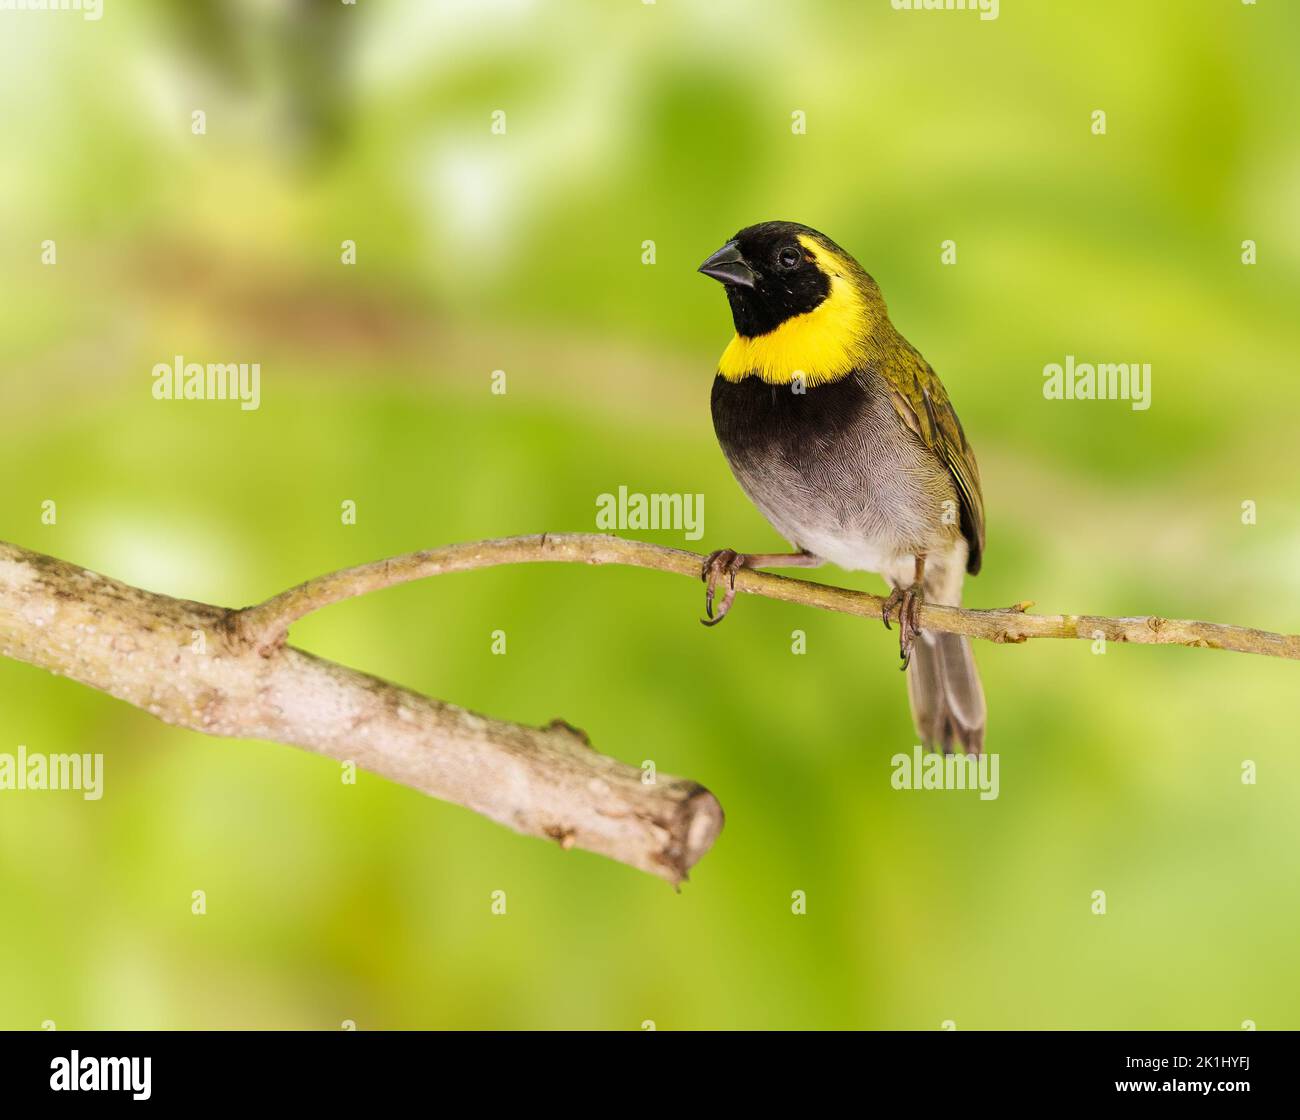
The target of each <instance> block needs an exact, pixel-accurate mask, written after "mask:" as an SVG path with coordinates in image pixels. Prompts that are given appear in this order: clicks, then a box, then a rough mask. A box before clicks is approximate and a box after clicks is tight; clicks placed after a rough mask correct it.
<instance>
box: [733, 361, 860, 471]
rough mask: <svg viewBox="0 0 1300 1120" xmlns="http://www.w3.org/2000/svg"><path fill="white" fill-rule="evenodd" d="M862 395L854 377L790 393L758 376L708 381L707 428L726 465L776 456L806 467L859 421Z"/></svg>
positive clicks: (787, 386) (836, 442)
mask: <svg viewBox="0 0 1300 1120" xmlns="http://www.w3.org/2000/svg"><path fill="white" fill-rule="evenodd" d="M866 405H867V390H866V388H865V387H864V386H863V384H862V382H861V381H860V380H859V379H858V378H857V377H854V376H849V377H844V378H841V379H839V380H838V381H829V382H826V383H824V384H821V385H813V386H810V387H808V388H807V389H806V391H805V392H802V393H796V392H794V391H793V389H792V387H791V386H789V385H771V384H769V383H768V382H766V381H764V380H762V378H759V377H745V378H742V379H741V380H740V381H728V380H727V379H726V378H725V377H722V376H718V377H716V378H714V381H713V428H714V431H716V432H717V434H718V442H719V443H720V444H721V445H722V450H723V451H724V452H725V453H726V455H727V457H728V458H729V459H732V460H737V459H738V460H741V461H752V459H753V458H754V457H755V456H758V457H762V458H767V457H769V456H776V457H777V458H778V459H780V460H783V461H784V462H785V463H787V464H789V465H790V466H796V467H797V466H799V465H808V466H810V465H812V463H813V462H814V461H815V460H817V459H820V458H821V457H823V456H824V455H825V454H826V451H827V449H828V447H832V446H834V445H836V444H838V443H840V442H841V440H842V439H843V438H844V436H845V434H846V432H847V431H848V430H849V429H850V428H852V427H853V426H854V425H855V424H857V423H859V422H861V420H862V417H863V413H864V411H865V409H866Z"/></svg>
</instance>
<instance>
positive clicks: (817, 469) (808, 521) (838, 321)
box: [699, 222, 986, 754]
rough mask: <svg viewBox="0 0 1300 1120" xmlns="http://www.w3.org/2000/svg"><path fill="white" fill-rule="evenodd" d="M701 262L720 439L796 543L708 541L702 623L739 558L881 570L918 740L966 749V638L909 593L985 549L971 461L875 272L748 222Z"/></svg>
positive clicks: (980, 710)
mask: <svg viewBox="0 0 1300 1120" xmlns="http://www.w3.org/2000/svg"><path fill="white" fill-rule="evenodd" d="M699 271H700V272H702V273H704V275H706V276H711V277H713V278H714V279H716V280H719V281H721V282H722V284H723V286H724V288H725V289H726V293H727V300H728V302H729V303H730V304H731V315H732V319H733V321H734V323H735V327H736V334H735V337H734V338H732V340H731V342H730V343H729V344H728V345H727V348H726V350H725V351H724V352H723V354H722V358H721V360H720V361H719V363H718V373H717V376H716V377H715V379H714V382H713V426H714V430H715V431H716V432H717V436H718V443H719V444H720V445H721V446H722V451H723V454H724V455H726V457H727V462H728V463H729V464H730V465H731V470H732V473H734V474H735V476H736V480H737V481H738V482H739V483H740V485H741V487H742V488H743V489H744V491H745V493H746V494H747V495H748V496H749V498H750V500H751V501H752V502H753V503H754V505H756V506H757V507H758V509H759V512H760V513H762V514H763V516H764V517H765V518H767V520H768V521H769V522H770V523H771V525H772V527H773V528H774V529H776V531H777V532H778V533H780V534H781V535H782V536H783V537H784V538H785V539H786V540H788V541H789V542H790V543H791V544H792V545H793V547H794V548H795V550H796V551H794V552H793V553H741V552H736V551H734V550H732V549H720V550H718V551H716V552H714V553H712V554H711V555H710V556H709V558H708V559H707V560H706V561H705V564H704V570H703V572H702V578H703V579H704V581H705V583H706V584H707V589H706V591H705V613H706V615H707V616H708V617H707V618H706V619H705V620H704V621H705V623H706V625H714V624H716V623H718V622H720V621H721V620H722V619H723V618H724V617H726V614H727V611H728V610H730V608H731V604H732V601H733V600H734V598H735V594H736V591H735V579H736V572H737V571H739V570H740V569H741V568H772V567H817V566H819V565H821V564H823V563H825V562H827V561H830V562H831V563H834V564H837V565H838V566H839V567H841V568H845V569H848V570H865V571H871V572H877V573H879V574H880V575H882V576H883V577H884V578H885V580H886V581H887V582H888V583H889V585H890V587H891V588H892V590H891V591H890V594H889V597H888V599H887V600H886V602H885V606H884V609H883V611H882V612H881V614H882V618H883V620H884V623H885V626H886V627H888V626H889V619H890V615H891V614H892V613H893V612H894V611H897V612H898V623H899V653H900V656H901V658H902V661H903V669H904V670H906V672H907V686H908V696H909V698H910V700H911V705H912V717H913V720H914V722H915V724H916V730H917V734H918V735H919V736H920V737H921V741H922V742H923V743H924V745H925V746H926V747H927V748H929V749H936V748H942V750H943V751H944V752H945V753H951V752H952V751H953V750H954V748H955V747H956V746H958V745H960V746H961V747H962V748H964V749H965V750H966V751H967V752H968V753H971V754H978V753H979V752H980V751H981V750H982V749H983V745H984V727H985V722H986V708H985V704H984V690H983V688H982V687H981V685H980V680H979V675H978V674H977V672H976V669H975V659H974V657H973V655H972V654H971V648H970V642H969V641H968V640H967V639H966V638H965V637H963V636H961V635H957V634H947V633H935V632H921V631H920V630H919V628H918V625H917V623H918V619H919V613H920V607H921V604H922V602H924V601H929V602H931V603H944V604H950V605H956V604H959V603H960V602H961V587H962V580H963V578H964V577H965V574H966V573H967V572H970V573H971V575H974V574H975V573H977V572H978V571H979V570H980V562H981V559H982V557H983V553H984V499H983V497H982V495H981V493H980V477H979V468H978V466H977V465H976V463H975V454H974V452H973V451H972V450H971V447H970V444H969V443H967V442H966V435H965V433H964V432H963V431H962V427H961V422H960V421H959V420H958V419H957V413H956V412H955V411H953V407H952V405H951V403H949V400H948V394H947V392H946V391H945V390H944V387H943V385H942V384H941V383H940V381H939V378H938V377H937V376H936V375H935V372H934V370H932V369H931V368H930V366H929V364H928V363H927V362H926V361H925V359H924V358H922V357H921V355H920V354H919V353H917V351H916V350H915V349H914V348H913V347H912V346H911V344H910V343H908V341H907V340H906V339H905V338H904V337H903V336H902V335H901V334H899V333H898V331H897V330H896V329H895V328H894V325H893V324H892V323H891V322H890V321H889V315H888V313H887V312H886V310H885V301H884V299H883V297H882V296H881V294H880V288H879V287H878V286H877V284H876V282H875V280H873V279H872V278H871V277H870V276H869V275H868V274H867V273H866V271H865V270H864V269H863V268H862V266H861V265H859V264H858V262H857V261H855V260H854V259H853V257H851V256H850V255H849V254H848V253H846V252H845V251H844V250H843V249H841V248H840V247H839V246H838V245H836V244H835V242H833V241H832V240H831V239H830V238H828V237H826V236H825V235H824V234H821V233H818V232H817V231H816V230H814V229H810V228H809V227H808V226H804V225H799V224H798V223H796V222H763V223H761V224H759V225H754V226H750V227H748V228H747V229H743V230H741V231H740V232H739V233H738V234H736V236H735V237H733V238H732V239H731V240H730V241H728V242H727V243H726V244H725V245H724V246H723V247H722V248H721V249H719V250H718V251H717V252H716V253H714V254H713V255H712V256H711V257H709V259H708V260H706V261H705V262H704V263H703V264H702V265H700V268H699ZM724 580H725V581H727V583H728V584H729V586H728V587H727V589H726V592H725V595H724V597H723V598H722V600H721V602H720V603H719V605H718V609H717V611H716V613H715V611H714V598H715V594H716V591H717V589H718V585H719V583H720V582H721V581H724Z"/></svg>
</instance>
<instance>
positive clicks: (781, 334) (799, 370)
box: [718, 234, 871, 385]
mask: <svg viewBox="0 0 1300 1120" xmlns="http://www.w3.org/2000/svg"><path fill="white" fill-rule="evenodd" d="M799 243H800V244H801V245H802V246H803V247H804V248H805V249H806V250H807V251H808V252H809V253H811V254H812V257H813V259H814V260H815V261H816V262H817V264H818V266H819V267H820V268H821V270H822V272H824V273H825V274H826V275H827V276H828V277H829V278H830V293H829V294H828V295H827V296H826V298H825V299H824V300H822V302H821V303H819V304H818V305H817V306H816V307H814V308H813V309H812V310H811V311H807V312H805V313H804V314H802V315H796V316H794V317H793V318H791V319H787V320H786V321H785V322H784V323H782V324H781V325H780V326H779V327H777V328H776V329H775V330H771V331H768V332H767V334H761V335H758V336H756V337H754V338H745V337H744V336H743V335H739V334H738V335H736V336H735V337H734V338H733V339H732V340H731V342H729V343H728V344H727V348H726V350H724V351H723V353H722V358H721V359H720V360H719V362H718V372H719V373H720V374H722V376H723V377H725V378H726V379H727V380H728V381H740V380H741V379H742V378H745V377H761V378H762V379H763V380H764V381H767V382H769V383H771V384H773V385H789V384H790V383H791V382H792V381H794V379H795V377H796V376H798V375H802V376H803V380H804V383H805V384H806V385H817V384H820V383H822V382H826V381H835V380H836V379H838V378H841V377H843V376H844V375H845V374H847V373H849V372H850V371H851V370H853V369H854V367H856V366H858V365H860V364H861V361H862V350H863V343H864V340H866V339H867V338H869V337H870V335H871V321H870V316H869V315H868V313H867V306H866V302H865V301H864V300H863V298H862V294H861V293H860V292H859V291H858V287H857V284H856V283H855V282H854V278H853V269H852V267H851V266H850V265H849V264H848V263H847V262H845V261H843V260H841V259H840V258H839V257H838V256H837V255H836V254H835V253H832V252H831V251H830V250H829V249H827V248H825V247H823V246H822V245H819V244H818V243H817V242H816V241H814V240H813V239H812V238H811V237H807V236H805V235H802V234H801V235H800V237H799Z"/></svg>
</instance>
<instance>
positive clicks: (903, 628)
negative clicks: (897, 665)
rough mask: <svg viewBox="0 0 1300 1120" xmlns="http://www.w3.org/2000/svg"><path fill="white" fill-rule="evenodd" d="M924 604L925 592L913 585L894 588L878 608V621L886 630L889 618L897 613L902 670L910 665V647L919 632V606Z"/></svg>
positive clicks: (916, 584)
mask: <svg viewBox="0 0 1300 1120" xmlns="http://www.w3.org/2000/svg"><path fill="white" fill-rule="evenodd" d="M924 603H925V592H924V591H923V590H922V589H921V585H920V584H919V583H914V584H912V586H911V587H895V588H894V590H893V591H891V592H890V593H889V597H888V598H887V599H886V600H885V602H884V605H883V606H882V607H881V608H880V619H881V621H882V622H883V623H884V624H885V629H886V630H889V629H891V627H890V625H889V616H890V615H891V614H893V613H894V612H895V611H897V612H898V656H899V657H900V658H902V661H903V664H902V666H901V668H902V669H906V668H907V667H908V665H910V664H911V663H912V646H913V645H915V644H916V636H917V634H919V633H920V632H921V606H922V605H923V604H924Z"/></svg>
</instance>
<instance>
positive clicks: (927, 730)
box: [907, 631, 988, 754]
mask: <svg viewBox="0 0 1300 1120" xmlns="http://www.w3.org/2000/svg"><path fill="white" fill-rule="evenodd" d="M907 695H908V698H909V699H910V700H911V702H912V721H913V722H914V723H915V724H916V732H917V734H918V735H920V737H921V742H922V744H923V745H924V746H925V747H927V748H928V749H931V750H942V751H943V752H944V753H945V754H951V753H952V751H953V750H954V749H955V747H956V746H957V745H960V746H961V747H963V748H964V749H965V750H966V753H967V754H979V753H980V752H981V751H982V750H983V749H984V725H985V723H986V722H987V718H988V709H987V708H986V707H985V705H984V689H983V686H981V684H980V678H979V673H978V672H977V671H976V669H975V657H974V655H973V654H972V653H971V648H970V641H969V640H968V639H967V638H965V637H964V636H962V635H961V634H943V633H939V632H926V631H922V632H921V633H919V634H917V636H916V644H915V645H914V646H913V647H912V663H911V664H910V665H909V666H908V669H907Z"/></svg>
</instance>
